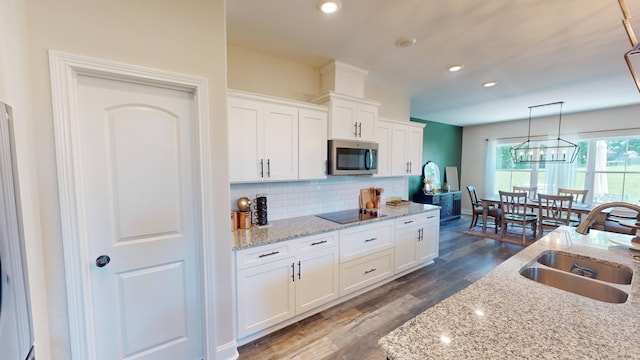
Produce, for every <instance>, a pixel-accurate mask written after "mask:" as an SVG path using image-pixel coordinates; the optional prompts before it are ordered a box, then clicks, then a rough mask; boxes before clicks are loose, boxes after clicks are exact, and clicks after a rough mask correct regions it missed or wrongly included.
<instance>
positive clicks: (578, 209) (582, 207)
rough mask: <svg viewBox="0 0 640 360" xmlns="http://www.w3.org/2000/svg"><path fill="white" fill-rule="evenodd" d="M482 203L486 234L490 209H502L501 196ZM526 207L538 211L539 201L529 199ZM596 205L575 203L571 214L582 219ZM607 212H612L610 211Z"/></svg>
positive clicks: (483, 230)
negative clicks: (492, 207) (493, 207)
mask: <svg viewBox="0 0 640 360" xmlns="http://www.w3.org/2000/svg"><path fill="white" fill-rule="evenodd" d="M480 202H481V203H482V232H483V233H484V232H487V216H488V214H489V207H491V206H497V207H500V196H498V195H494V196H488V197H482V198H480ZM526 205H527V207H529V208H532V209H537V208H538V200H534V199H527V204H526ZM596 205H599V204H592V203H573V205H572V206H571V212H573V213H577V214H579V215H580V217H582V215H583V214H584V215H586V214H588V213H589V212H590V211H591V209H593V208H594V207H595V206H596ZM605 211H610V209H608V210H605Z"/></svg>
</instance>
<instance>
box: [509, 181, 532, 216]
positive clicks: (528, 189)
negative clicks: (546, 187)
mask: <svg viewBox="0 0 640 360" xmlns="http://www.w3.org/2000/svg"><path fill="white" fill-rule="evenodd" d="M537 191H538V188H537V187H536V186H531V187H527V186H514V187H513V192H524V193H527V199H529V200H532V201H537V200H538V198H536V192H537ZM527 209H529V210H527V213H528V214H530V215H537V209H536V208H535V207H532V206H529V207H527Z"/></svg>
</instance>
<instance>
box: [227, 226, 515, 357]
mask: <svg viewBox="0 0 640 360" xmlns="http://www.w3.org/2000/svg"><path fill="white" fill-rule="evenodd" d="M470 221H471V218H470V217H469V216H462V218H461V219H460V220H459V221H451V222H449V223H447V224H444V225H442V226H441V228H440V256H439V257H438V258H437V259H436V260H435V263H434V264H431V265H429V266H427V267H424V268H422V269H420V270H417V271H415V272H413V273H411V274H408V275H406V276H403V277H401V278H399V279H396V280H394V281H392V282H390V283H387V284H385V285H383V286H381V287H379V288H377V289H375V290H372V291H370V292H367V293H365V294H362V295H360V296H358V297H355V298H353V299H351V300H349V301H346V302H344V303H342V304H339V305H336V306H334V307H332V308H330V309H327V310H325V311H323V312H321V313H319V314H316V315H314V316H311V317H309V318H307V319H304V320H302V321H299V322H298V323H295V324H293V325H290V326H288V327H286V328H284V329H281V330H279V331H277V332H275V333H272V334H269V335H267V336H265V337H263V338H261V339H258V340H255V341H253V342H251V343H248V344H246V345H244V346H242V347H240V348H239V349H238V350H239V352H240V359H241V360H252V359H260V360H265V359H292V360H306V359H318V360H320V359H349V360H351V359H358V360H384V359H385V356H384V355H383V354H382V353H381V352H380V351H379V350H378V346H377V343H378V339H379V338H381V337H382V336H384V335H386V334H387V333H389V332H390V331H392V330H393V329H395V328H397V327H398V326H400V325H402V324H403V323H404V322H406V321H407V320H409V319H411V318H413V317H415V316H416V315H417V314H419V313H421V312H423V311H424V310H426V309H428V308H430V307H431V306H433V305H435V304H437V303H438V302H440V301H442V300H443V299H445V298H447V297H449V296H451V295H453V294H455V293H456V292H458V291H460V290H462V289H464V288H465V287H467V286H468V285H469V284H471V283H473V282H474V281H476V280H478V279H479V278H481V277H482V276H484V275H485V274H486V273H487V272H489V271H490V270H491V269H493V268H494V267H495V266H497V265H498V264H500V263H501V262H503V261H504V260H506V259H508V258H509V257H511V256H512V255H513V254H515V253H517V252H518V251H520V250H521V249H522V248H523V247H522V246H520V245H515V244H509V243H504V242H500V241H497V240H490V239H481V238H479V237H475V236H471V235H466V234H463V233H462V231H463V230H466V229H467V228H468V226H469V223H470Z"/></svg>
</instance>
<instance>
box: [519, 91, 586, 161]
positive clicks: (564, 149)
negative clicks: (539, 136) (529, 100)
mask: <svg viewBox="0 0 640 360" xmlns="http://www.w3.org/2000/svg"><path fill="white" fill-rule="evenodd" d="M563 104H564V101H559V102H554V103H548V104H542V105H534V106H529V132H528V133H527V141H525V142H523V143H520V144H518V145H516V146H514V147H512V148H511V149H509V152H510V153H511V158H512V159H513V162H514V163H515V164H530V163H547V162H549V163H567V164H568V163H572V162H574V161H575V160H576V157H577V156H578V145H576V144H574V143H572V142H570V141H567V140H564V139H562V138H561V137H560V126H561V125H562V105H563ZM554 105H555V106H557V105H559V106H560V111H559V114H558V137H557V138H555V139H545V140H531V112H532V110H533V109H535V108H540V107H546V106H554Z"/></svg>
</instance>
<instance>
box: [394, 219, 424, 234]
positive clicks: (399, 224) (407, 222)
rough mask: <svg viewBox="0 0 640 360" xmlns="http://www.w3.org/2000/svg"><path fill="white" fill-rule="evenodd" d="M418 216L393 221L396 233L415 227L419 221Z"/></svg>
mask: <svg viewBox="0 0 640 360" xmlns="http://www.w3.org/2000/svg"><path fill="white" fill-rule="evenodd" d="M418 216H419V215H412V216H405V217H401V218H399V219H396V220H395V225H396V232H397V231H401V230H402V229H406V228H410V227H412V226H416V225H417V224H418V221H419V220H420V219H419V217H418Z"/></svg>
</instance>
